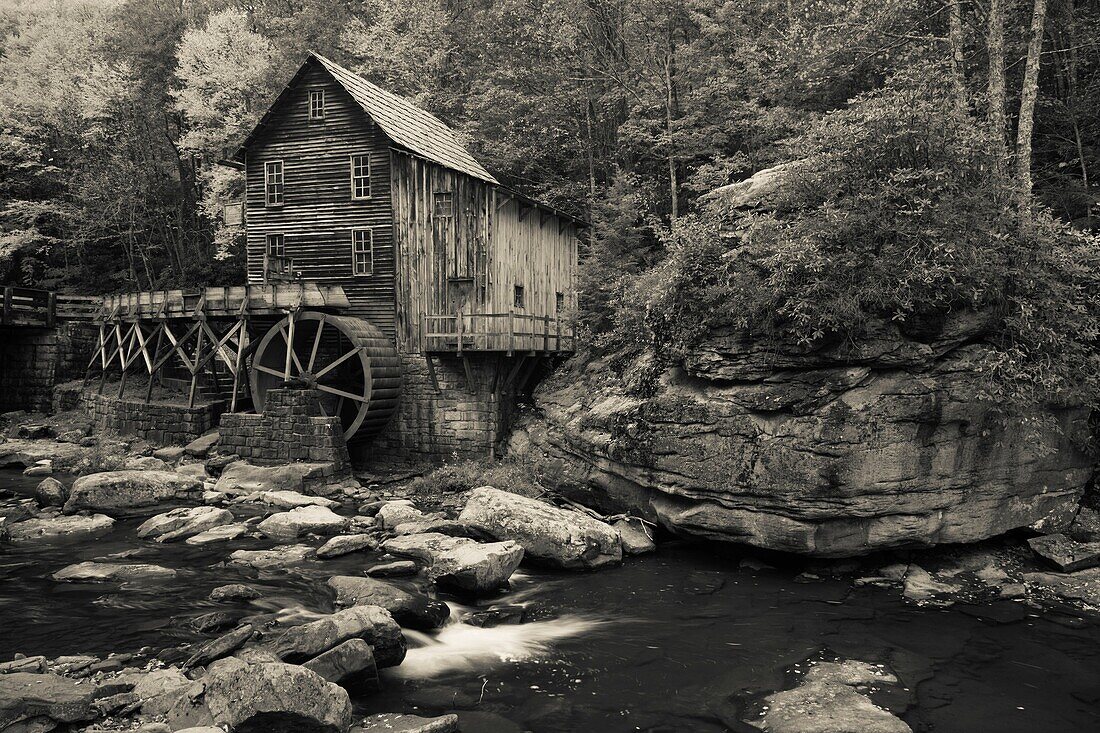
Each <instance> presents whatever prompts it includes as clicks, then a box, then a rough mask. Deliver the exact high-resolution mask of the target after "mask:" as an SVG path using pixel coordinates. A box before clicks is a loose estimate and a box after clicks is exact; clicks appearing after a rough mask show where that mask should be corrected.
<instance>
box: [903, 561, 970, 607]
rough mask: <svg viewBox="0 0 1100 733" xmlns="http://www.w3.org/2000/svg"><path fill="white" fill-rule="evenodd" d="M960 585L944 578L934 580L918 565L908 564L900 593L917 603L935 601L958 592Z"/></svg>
mask: <svg viewBox="0 0 1100 733" xmlns="http://www.w3.org/2000/svg"><path fill="white" fill-rule="evenodd" d="M961 589H962V586H960V585H958V584H956V583H951V582H948V581H944V580H936V579H935V578H933V577H932V575H931V574H930V573H929V572H928V571H927V570H925V569H924V568H922V567H920V566H919V565H910V566H909V569H908V571H907V572H906V574H905V588H904V590H903V591H902V595H904V596H905V597H906V598H908V599H909V600H911V601H917V602H918V603H928V602H931V603H935V602H937V601H938V600H939V599H941V598H943V597H945V596H950V595H951V594H953V593H958V592H959V590H961Z"/></svg>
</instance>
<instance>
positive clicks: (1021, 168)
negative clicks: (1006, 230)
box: [1016, 0, 1047, 211]
mask: <svg viewBox="0 0 1100 733" xmlns="http://www.w3.org/2000/svg"><path fill="white" fill-rule="evenodd" d="M1046 14H1047V0H1035V6H1034V9H1033V10H1032V12H1031V37H1030V40H1029V42H1028V46H1027V67H1026V69H1025V71H1024V81H1023V86H1022V88H1021V92H1020V115H1019V117H1018V118H1017V123H1016V186H1017V187H1018V189H1019V192H1020V209H1021V210H1023V211H1030V209H1031V195H1032V191H1031V189H1032V186H1031V137H1032V131H1033V130H1034V128H1035V100H1036V98H1037V97H1038V96H1039V63H1040V61H1041V59H1042V52H1043V24H1044V23H1045V22H1046Z"/></svg>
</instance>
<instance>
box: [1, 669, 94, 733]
mask: <svg viewBox="0 0 1100 733" xmlns="http://www.w3.org/2000/svg"><path fill="white" fill-rule="evenodd" d="M79 682H80V681H78V680H73V679H69V678H67V677H60V676H58V675H54V674H33V673H28V672H14V673H12V674H5V675H0V730H2V731H19V732H22V731H33V732H35V733H37V731H48V730H52V729H53V728H54V727H55V726H56V724H59V723H79V722H82V721H86V720H93V719H95V718H97V717H99V714H98V712H96V710H95V708H94V707H93V706H92V703H93V701H94V700H95V699H96V696H97V689H96V687H95V686H94V685H90V684H88V683H87V682H84V683H83V684H79ZM43 719H44V720H43ZM24 721H25V722H24ZM44 721H52V722H50V723H48V724H47V723H45V722H44Z"/></svg>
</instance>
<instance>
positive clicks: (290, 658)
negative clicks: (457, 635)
mask: <svg viewBox="0 0 1100 733" xmlns="http://www.w3.org/2000/svg"><path fill="white" fill-rule="evenodd" d="M350 639H362V640H363V641H365V642H367V643H368V644H370V645H371V647H372V648H373V649H374V658H375V661H376V662H377V664H378V666H379V667H393V666H396V665H398V664H401V661H402V660H403V659H404V658H405V650H406V644H405V636H404V634H402V633H401V627H400V626H398V624H397V622H396V621H394V619H393V616H391V615H390V614H389V612H388V611H386V609H384V608H381V607H379V606H355V607H354V608H348V609H345V610H343V611H337V612H336V613H333V614H330V615H328V616H326V617H324V618H321V619H318V620H317V621H311V622H310V623H308V624H302V625H301V626H294V627H292V628H289V629H287V630H286V631H285V632H284V633H283V635H282V636H281V637H279V639H278V640H277V641H276V644H275V653H276V654H277V655H278V656H279V658H280V659H282V660H284V661H287V662H293V663H295V664H300V663H302V662H306V661H308V660H310V659H313V658H314V657H316V656H317V655H318V654H322V653H324V652H327V651H328V650H329V649H333V648H335V647H336V646H338V645H340V644H343V643H344V642H345V641H348V640H350Z"/></svg>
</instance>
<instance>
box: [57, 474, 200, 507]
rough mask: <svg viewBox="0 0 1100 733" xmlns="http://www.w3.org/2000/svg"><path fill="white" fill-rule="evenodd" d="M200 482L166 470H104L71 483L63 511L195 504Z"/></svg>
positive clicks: (198, 496)
mask: <svg viewBox="0 0 1100 733" xmlns="http://www.w3.org/2000/svg"><path fill="white" fill-rule="evenodd" d="M201 496H202V482H201V481H199V480H197V479H191V478H185V477H183V476H179V475H177V474H175V473H170V472H168V471H104V472H103V473H93V474H90V475H88V476H81V477H80V478H78V479H77V480H76V481H75V482H73V486H72V489H71V490H70V492H69V499H68V500H67V501H66V502H65V512H66V513H68V514H71V513H73V512H75V511H77V510H79V509H92V510H97V511H103V512H108V513H109V512H112V511H119V510H129V509H137V508H144V507H151V506H157V505H161V504H178V503H182V502H195V503H197V502H198V501H199V500H200V498H201Z"/></svg>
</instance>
